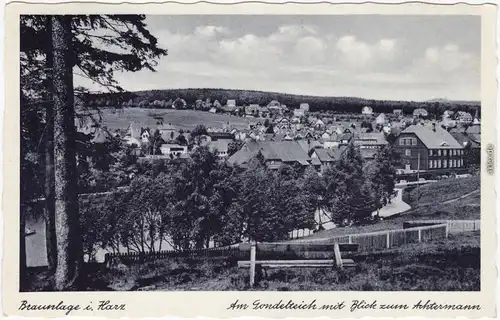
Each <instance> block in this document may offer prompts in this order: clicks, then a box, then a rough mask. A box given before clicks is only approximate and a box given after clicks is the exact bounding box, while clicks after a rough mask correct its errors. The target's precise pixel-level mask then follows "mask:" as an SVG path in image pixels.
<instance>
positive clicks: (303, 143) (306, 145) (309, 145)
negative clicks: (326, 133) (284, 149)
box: [297, 139, 322, 152]
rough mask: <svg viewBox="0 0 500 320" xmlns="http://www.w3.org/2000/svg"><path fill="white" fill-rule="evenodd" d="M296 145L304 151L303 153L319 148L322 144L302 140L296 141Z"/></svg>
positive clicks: (315, 141)
mask: <svg viewBox="0 0 500 320" xmlns="http://www.w3.org/2000/svg"><path fill="white" fill-rule="evenodd" d="M297 143H298V144H299V145H300V146H301V147H302V149H304V151H306V152H309V150H311V149H313V148H316V147H321V146H322V144H321V142H319V141H318V140H310V141H307V140H305V139H303V140H298V141H297Z"/></svg>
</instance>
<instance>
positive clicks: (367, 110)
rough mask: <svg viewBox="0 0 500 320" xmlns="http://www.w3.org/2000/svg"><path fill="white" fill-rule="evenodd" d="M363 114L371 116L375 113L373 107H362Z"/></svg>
mask: <svg viewBox="0 0 500 320" xmlns="http://www.w3.org/2000/svg"><path fill="white" fill-rule="evenodd" d="M361 114H363V115H365V116H371V115H372V114H373V108H371V107H368V106H364V107H363V109H361Z"/></svg>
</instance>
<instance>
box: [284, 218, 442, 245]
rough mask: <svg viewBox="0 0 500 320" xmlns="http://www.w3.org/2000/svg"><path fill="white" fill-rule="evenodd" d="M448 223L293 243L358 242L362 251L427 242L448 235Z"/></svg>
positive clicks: (295, 241)
mask: <svg viewBox="0 0 500 320" xmlns="http://www.w3.org/2000/svg"><path fill="white" fill-rule="evenodd" d="M447 228H448V225H447V224H446V223H440V224H433V225H426V226H420V227H414V228H407V229H398V230H384V231H378V232H370V233H363V234H351V235H344V236H336V237H332V238H325V239H307V240H306V239H302V240H294V241H292V242H291V243H296V244H299V243H311V242H314V243H356V244H359V250H360V251H371V250H379V249H388V248H392V247H398V246H401V245H404V244H409V243H418V242H427V241H432V240H438V239H445V238H447V237H448V230H447Z"/></svg>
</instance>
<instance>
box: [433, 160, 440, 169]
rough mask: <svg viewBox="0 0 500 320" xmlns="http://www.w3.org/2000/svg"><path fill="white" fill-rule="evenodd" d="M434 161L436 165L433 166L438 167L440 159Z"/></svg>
mask: <svg viewBox="0 0 500 320" xmlns="http://www.w3.org/2000/svg"><path fill="white" fill-rule="evenodd" d="M432 161H433V162H434V166H433V167H434V168H437V167H438V163H439V161H438V160H432Z"/></svg>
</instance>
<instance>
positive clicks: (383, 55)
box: [336, 35, 397, 70]
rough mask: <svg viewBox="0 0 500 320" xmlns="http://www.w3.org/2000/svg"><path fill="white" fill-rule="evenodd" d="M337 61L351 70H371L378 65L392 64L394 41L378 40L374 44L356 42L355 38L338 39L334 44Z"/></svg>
mask: <svg viewBox="0 0 500 320" xmlns="http://www.w3.org/2000/svg"><path fill="white" fill-rule="evenodd" d="M336 48H337V54H338V57H339V61H340V62H342V63H345V64H346V66H347V67H350V68H353V69H356V70H358V69H372V68H375V69H376V68H378V67H380V66H379V65H378V64H384V63H387V62H392V61H393V60H394V59H395V57H396V53H397V52H396V50H397V42H396V40H395V39H380V40H379V41H378V42H376V43H375V44H368V43H366V42H364V41H360V40H358V39H357V38H356V37H355V36H352V35H346V36H343V37H340V38H339V39H338V41H337V43H336Z"/></svg>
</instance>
